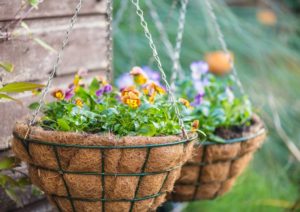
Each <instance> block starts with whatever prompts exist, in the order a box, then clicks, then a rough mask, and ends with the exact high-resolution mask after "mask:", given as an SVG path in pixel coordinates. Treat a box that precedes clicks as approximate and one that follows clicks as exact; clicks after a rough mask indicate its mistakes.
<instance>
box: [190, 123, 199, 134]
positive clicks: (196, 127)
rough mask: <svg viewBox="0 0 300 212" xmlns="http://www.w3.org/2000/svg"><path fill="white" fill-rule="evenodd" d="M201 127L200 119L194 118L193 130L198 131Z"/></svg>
mask: <svg viewBox="0 0 300 212" xmlns="http://www.w3.org/2000/svg"><path fill="white" fill-rule="evenodd" d="M198 128H199V120H194V121H193V123H192V129H191V131H192V132H196V131H197V130H198Z"/></svg>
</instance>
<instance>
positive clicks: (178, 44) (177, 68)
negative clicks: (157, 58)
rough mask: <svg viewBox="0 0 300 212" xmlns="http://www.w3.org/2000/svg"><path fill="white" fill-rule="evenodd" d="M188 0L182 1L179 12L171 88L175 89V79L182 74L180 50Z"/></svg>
mask: <svg viewBox="0 0 300 212" xmlns="http://www.w3.org/2000/svg"><path fill="white" fill-rule="evenodd" d="M188 3H189V1H188V0H182V1H181V9H180V14H179V23H178V30H177V32H178V33H177V38H176V46H175V49H174V57H173V68H172V75H171V88H172V89H173V90H174V89H175V80H176V78H177V76H178V75H179V74H180V63H179V59H180V52H181V44H182V38H183V33H184V25H185V17H186V8H187V5H188Z"/></svg>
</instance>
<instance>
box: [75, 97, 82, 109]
mask: <svg viewBox="0 0 300 212" xmlns="http://www.w3.org/2000/svg"><path fill="white" fill-rule="evenodd" d="M75 104H76V105H77V106H78V107H80V108H82V107H83V102H82V100H81V99H79V98H77V99H75Z"/></svg>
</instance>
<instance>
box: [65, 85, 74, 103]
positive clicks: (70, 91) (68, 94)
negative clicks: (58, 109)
mask: <svg viewBox="0 0 300 212" xmlns="http://www.w3.org/2000/svg"><path fill="white" fill-rule="evenodd" d="M73 96H74V86H70V87H69V88H68V89H67V90H66V92H65V100H70V99H71V98H72V97H73Z"/></svg>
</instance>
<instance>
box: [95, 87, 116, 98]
mask: <svg viewBox="0 0 300 212" xmlns="http://www.w3.org/2000/svg"><path fill="white" fill-rule="evenodd" d="M111 91H112V86H111V85H110V84H107V85H104V87H102V88H100V89H99V90H97V91H96V96H98V97H100V96H102V95H103V94H105V93H109V92H111Z"/></svg>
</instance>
